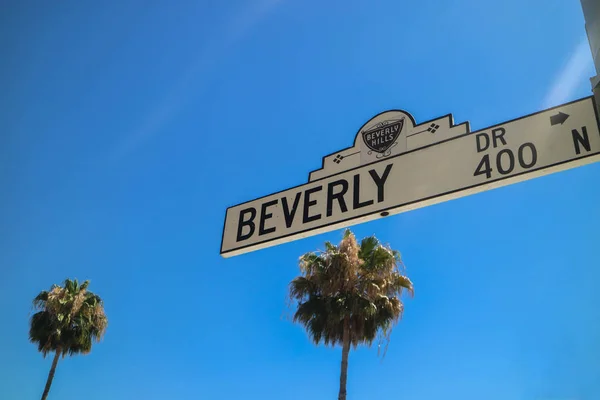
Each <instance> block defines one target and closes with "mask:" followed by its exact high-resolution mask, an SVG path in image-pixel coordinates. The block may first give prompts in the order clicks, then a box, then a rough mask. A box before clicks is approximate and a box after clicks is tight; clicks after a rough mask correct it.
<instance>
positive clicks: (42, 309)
mask: <svg viewBox="0 0 600 400" xmlns="http://www.w3.org/2000/svg"><path fill="white" fill-rule="evenodd" d="M89 283H90V282H89V281H85V282H83V283H82V284H81V285H79V283H78V282H77V279H75V280H74V281H71V280H70V279H66V280H65V281H64V286H62V287H61V286H59V285H52V287H51V288H50V291H45V290H44V291H42V292H40V294H38V295H37V296H36V297H35V299H34V300H33V306H34V308H35V309H36V310H37V312H36V313H35V314H34V315H33V316H32V317H31V321H30V327H29V340H30V341H31V342H32V343H36V344H37V345H38V350H39V351H40V352H41V353H42V354H43V356H44V357H46V355H48V353H50V352H54V360H53V361H52V367H51V368H50V373H49V374H48V380H47V381H46V387H45V389H44V393H43V394H42V400H45V399H46V398H47V397H48V393H49V392H50V386H51V385H52V379H53V378H54V373H55V371H56V365H57V364H58V359H59V357H60V356H62V357H63V358H64V357H65V356H66V355H67V354H68V355H70V356H72V355H74V354H79V353H82V354H87V353H89V352H90V351H91V350H92V342H93V341H96V342H99V341H100V339H101V338H102V336H103V335H104V332H105V331H106V326H107V324H108V320H107V318H106V314H105V313H104V307H103V304H102V299H101V298H100V297H99V296H97V295H95V294H94V293H92V292H90V291H88V290H87V288H88V285H89Z"/></svg>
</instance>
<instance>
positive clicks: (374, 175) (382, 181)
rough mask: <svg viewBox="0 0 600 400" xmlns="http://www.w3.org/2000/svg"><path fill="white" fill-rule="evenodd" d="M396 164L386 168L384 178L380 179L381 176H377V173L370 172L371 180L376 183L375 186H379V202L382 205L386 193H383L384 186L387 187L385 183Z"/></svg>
mask: <svg viewBox="0 0 600 400" xmlns="http://www.w3.org/2000/svg"><path fill="white" fill-rule="evenodd" d="M393 165H394V164H388V165H387V166H386V167H385V170H384V171H383V176H382V177H379V175H377V171H375V170H374V169H372V170H370V171H369V175H371V178H373V182H375V184H376V185H377V202H378V203H381V202H382V201H383V195H384V191H383V187H384V186H383V185H385V181H386V180H387V178H388V175H389V174H390V171H391V170H392V166H393Z"/></svg>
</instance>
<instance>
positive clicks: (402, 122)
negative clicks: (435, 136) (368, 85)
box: [358, 110, 414, 164]
mask: <svg viewBox="0 0 600 400" xmlns="http://www.w3.org/2000/svg"><path fill="white" fill-rule="evenodd" d="M413 126H414V123H413V121H412V119H411V117H410V116H409V115H408V114H406V113H405V112H402V111H399V110H392V111H386V112H383V113H381V114H379V115H376V116H375V117H373V118H371V120H370V121H368V122H367V123H366V124H364V125H363V127H362V128H360V130H359V135H358V137H359V138H360V139H359V143H360V147H361V153H360V158H361V164H365V163H370V162H373V161H377V160H380V159H382V158H385V157H389V156H392V155H396V154H400V153H403V152H405V151H406V137H407V134H408V133H409V131H410V130H412V129H413Z"/></svg>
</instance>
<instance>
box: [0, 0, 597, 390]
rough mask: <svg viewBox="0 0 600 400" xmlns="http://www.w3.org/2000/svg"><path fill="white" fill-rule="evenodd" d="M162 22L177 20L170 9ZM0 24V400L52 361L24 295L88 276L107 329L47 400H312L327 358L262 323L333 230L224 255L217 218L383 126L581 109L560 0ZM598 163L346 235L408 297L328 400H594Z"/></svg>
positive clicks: (17, 15) (453, 0)
mask: <svg viewBox="0 0 600 400" xmlns="http://www.w3.org/2000/svg"><path fill="white" fill-rule="evenodd" d="M175 3H176V4H175ZM408 3H409V2H399V1H392V0H387V1H383V0H382V1H369V2H366V1H365V2H362V1H343V2H342V1H332V2H316V1H298V0H279V1H276V0H260V1H258V0H257V1H248V0H246V1H242V0H228V1H226V2H219V1H203V2H191V1H180V2H169V3H167V2H158V1H154V2H132V1H119V2H116V1H115V2H108V3H106V4H102V5H100V4H95V5H91V4H90V3H89V2H78V1H65V2H60V3H57V2H37V3H35V4H33V3H31V2H17V1H13V2H5V3H4V7H3V12H2V13H0V49H1V51H2V53H1V54H2V55H3V62H2V63H0V72H1V74H0V82H1V85H2V95H1V96H0V105H1V107H0V133H1V134H0V141H1V142H0V185H1V186H0V187H2V189H3V190H2V192H3V195H2V196H0V217H1V219H0V315H1V316H2V321H3V323H2V326H3V329H1V330H0V343H2V348H3V354H2V362H1V363H0V376H1V377H2V378H1V379H0V398H2V399H35V398H39V396H40V394H41V392H42V390H43V386H44V383H45V379H46V377H47V373H48V369H49V367H50V363H51V360H50V359H45V360H44V359H43V358H42V357H41V355H40V354H39V353H37V350H36V348H35V346H34V345H32V344H30V343H28V340H27V329H28V317H29V315H30V312H31V303H30V302H31V299H32V298H33V297H34V296H35V295H36V294H37V292H39V291H40V290H43V289H47V288H48V287H50V285H51V284H52V283H58V282H60V281H62V280H63V279H64V278H66V277H72V278H75V277H76V278H79V279H91V289H92V290H93V291H95V292H96V293H98V294H100V295H101V296H102V297H103V298H104V299H105V302H106V311H107V313H108V316H109V328H108V332H107V335H106V337H105V339H104V341H103V342H102V343H100V344H98V345H96V347H95V348H94V350H93V352H92V354H91V355H88V356H79V357H75V358H70V359H66V360H64V361H61V362H60V363H59V366H58V370H57V374H56V377H55V380H54V383H53V386H52V391H51V393H50V398H51V399H61V400H69V399H79V398H81V397H80V396H81V395H82V394H85V397H86V399H89V400H95V399H115V400H118V399H132V398H144V399H166V398H169V399H234V398H240V399H277V400H279V399H308V398H310V399H315V400H318V399H332V398H336V396H337V389H338V382H339V381H338V379H339V364H340V357H341V350H340V349H338V348H336V349H331V348H324V347H315V346H314V345H313V344H312V343H311V342H310V341H309V340H308V338H307V336H306V334H305V332H304V331H303V329H302V328H301V327H300V326H296V325H293V324H292V323H291V322H288V321H286V320H284V319H282V318H281V315H282V313H283V312H284V311H285V295H286V289H287V284H288V282H289V281H290V280H291V279H293V278H294V277H295V276H296V275H297V274H298V268H297V263H296V262H297V258H298V256H299V255H301V254H302V253H304V252H306V251H310V250H313V249H316V248H319V247H320V246H321V245H322V243H323V241H325V240H332V241H337V240H338V239H339V238H340V235H341V233H340V232H332V233H329V234H325V235H319V236H315V237H311V238H308V239H304V240H300V241H296V242H292V243H288V244H285V245H281V246H277V247H273V248H269V249H265V250H261V251H257V252H253V253H249V254H246V255H242V256H238V257H234V258H230V259H223V258H221V256H220V255H219V247H220V240H221V230H222V224H223V217H224V212H225V209H226V207H228V206H231V205H234V204H238V203H240V202H243V201H246V200H250V199H254V198H257V197H260V196H263V195H267V194H270V193H273V192H276V191H279V190H282V189H285V188H288V187H292V186H295V185H298V184H302V183H304V182H306V179H307V174H308V172H309V171H312V170H314V169H317V168H318V167H320V165H321V164H320V163H321V157H322V156H323V155H325V154H329V153H331V152H333V151H336V150H338V149H341V148H344V147H346V146H348V145H350V144H351V143H352V140H353V139H354V134H355V132H356V130H357V129H358V128H359V127H360V126H361V125H362V124H363V123H364V122H365V121H367V120H368V119H369V118H371V117H372V116H373V115H375V114H377V113H379V112H381V111H383V110H387V109H391V108H402V109H405V110H407V111H409V112H410V113H411V114H412V115H413V116H414V117H415V118H416V120H417V121H425V120H428V119H431V118H434V117H438V116H441V115H444V114H447V113H453V115H454V118H455V120H456V121H458V122H462V121H466V120H468V121H470V123H471V128H472V129H473V130H477V129H479V128H483V127H486V126H489V125H492V124H494V123H498V122H502V121H505V120H508V119H512V118H516V117H519V116H521V115H525V114H529V113H532V112H535V111H538V110H540V109H542V108H544V107H549V106H553V105H558V104H561V103H563V102H567V101H570V100H573V99H577V98H580V97H584V96H588V95H589V94H590V85H589V77H591V76H592V75H594V69H593V65H592V61H591V55H590V51H589V48H588V47H587V42H586V39H585V31H584V21H583V15H582V11H581V7H580V5H579V2H578V1H572V2H567V1H562V0H531V1H528V2H523V1H520V0H504V1H494V2H482V1H478V0H449V1H433V0H423V1H421V2H410V4H408ZM598 182H600V165H599V164H594V165H590V166H586V167H581V168H577V169H574V170H569V171H565V172H561V173H557V174H554V175H550V176H546V177H543V178H538V179H535V180H531V181H527V182H524V183H520V184H516V185H512V186H508V187H505V188H501V189H497V190H493V191H490V192H485V193H482V194H477V195H473V196H470V197H466V198H462V199H458V200H454V201H450V202H447V203H443V204H439V205H435V206H431V207H428V208H424V209H419V210H416V211H412V212H409V213H404V214H400V215H397V216H394V217H391V218H387V219H383V220H378V221H375V222H372V223H367V224H362V225H359V226H356V227H354V231H355V232H356V234H357V236H358V237H359V238H360V237H363V236H366V235H369V234H372V233H376V234H377V236H379V237H380V238H381V239H382V240H384V241H386V242H390V243H391V244H392V245H393V246H394V247H395V248H397V249H399V250H400V251H401V252H402V254H403V255H404V260H405V263H406V265H407V268H408V270H407V272H408V274H409V276H410V278H411V279H412V280H413V282H414V283H415V288H416V296H415V297H414V299H407V300H406V311H405V315H404V319H403V320H402V321H401V323H400V324H399V325H398V326H397V327H396V328H395V330H394V332H393V334H392V342H391V344H390V347H389V350H388V353H387V356H386V358H385V360H384V361H383V362H381V360H380V359H379V358H377V351H376V349H375V348H371V349H368V348H362V349H359V350H358V351H356V352H352V353H351V355H350V367H349V384H348V393H349V394H348V395H349V398H350V399H379V398H386V399H396V398H399V399H400V398H402V399H411V400H421V399H423V400H425V399H440V398H453V399H462V400H465V399H489V400H496V399H497V400H506V399H540V400H542V399H548V400H562V399H564V400H567V399H569V400H571V399H598V398H600V372H599V371H600V359H599V358H598V354H600V342H599V341H598V337H600V311H599V308H598V304H599V303H600V292H598V290H597V282H598V281H599V280H600V269H599V268H598V267H599V266H600V263H599V261H598V256H597V254H598V253H597V249H598V239H599V235H598V226H599V224H600V208H598V198H599V196H600V185H598Z"/></svg>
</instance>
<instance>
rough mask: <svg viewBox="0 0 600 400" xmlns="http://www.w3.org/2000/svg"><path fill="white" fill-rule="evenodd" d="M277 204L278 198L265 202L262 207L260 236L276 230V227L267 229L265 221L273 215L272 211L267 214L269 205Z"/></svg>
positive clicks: (259, 226) (259, 227)
mask: <svg viewBox="0 0 600 400" xmlns="http://www.w3.org/2000/svg"><path fill="white" fill-rule="evenodd" d="M275 204H277V199H275V200H271V201H269V202H267V203H264V204H263V205H262V206H261V207H260V224H259V225H258V235H259V236H262V235H266V234H267V233H272V232H275V227H271V228H267V229H265V221H266V220H268V219H269V218H271V217H273V214H271V213H269V214H267V207H271V206H274V205H275Z"/></svg>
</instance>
